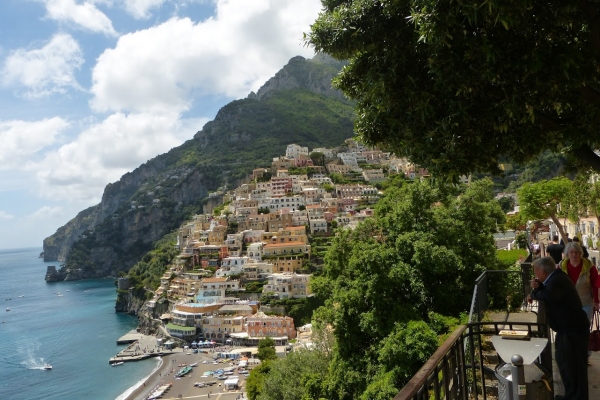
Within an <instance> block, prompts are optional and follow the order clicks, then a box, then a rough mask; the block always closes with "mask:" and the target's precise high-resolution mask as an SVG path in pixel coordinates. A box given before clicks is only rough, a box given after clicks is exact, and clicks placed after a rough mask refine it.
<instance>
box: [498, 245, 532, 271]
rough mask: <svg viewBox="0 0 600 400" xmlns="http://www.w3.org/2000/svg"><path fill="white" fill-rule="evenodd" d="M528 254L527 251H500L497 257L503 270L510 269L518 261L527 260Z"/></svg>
mask: <svg viewBox="0 0 600 400" xmlns="http://www.w3.org/2000/svg"><path fill="white" fill-rule="evenodd" d="M528 254H529V253H528V252H527V250H525V249H514V250H498V252H497V253H496V257H498V262H499V263H500V264H499V266H500V267H501V269H508V268H510V267H513V266H514V265H515V264H516V263H517V262H518V261H523V260H525V259H526V258H527V255H528Z"/></svg>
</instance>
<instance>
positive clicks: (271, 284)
mask: <svg viewBox="0 0 600 400" xmlns="http://www.w3.org/2000/svg"><path fill="white" fill-rule="evenodd" d="M268 292H271V293H274V294H276V295H277V296H279V298H281V299H287V298H303V297H307V296H308V295H309V294H310V293H311V291H310V275H308V274H294V273H292V274H290V273H284V274H272V275H270V276H269V281H268V283H267V284H266V285H265V286H264V288H263V293H268Z"/></svg>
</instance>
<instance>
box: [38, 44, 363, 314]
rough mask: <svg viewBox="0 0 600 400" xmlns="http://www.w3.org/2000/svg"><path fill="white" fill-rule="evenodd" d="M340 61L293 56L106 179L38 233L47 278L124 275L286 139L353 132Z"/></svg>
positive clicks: (339, 137)
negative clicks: (84, 205)
mask: <svg viewBox="0 0 600 400" xmlns="http://www.w3.org/2000/svg"><path fill="white" fill-rule="evenodd" d="M340 68H341V64H340V63H339V62H337V61H335V60H333V59H331V58H329V57H327V56H318V57H315V59H313V60H306V59H304V58H302V57H294V58H293V59H291V60H290V62H289V63H288V64H287V65H286V66H285V67H284V68H283V69H282V70H281V71H280V72H278V73H277V74H276V76H275V77H274V78H272V79H270V80H269V81H268V82H267V83H266V84H265V85H264V86H263V87H262V88H260V89H259V90H258V94H253V93H251V94H250V95H249V96H248V98H246V99H242V100H236V101H233V102H231V103H229V104H227V105H226V106H224V107H223V108H221V110H219V112H218V114H217V116H216V117H215V119H214V121H211V122H208V123H207V124H206V125H205V126H204V127H203V129H202V130H201V131H199V132H197V133H196V134H195V135H194V137H193V139H191V140H188V141H187V142H185V143H184V144H182V145H181V146H179V147H177V148H173V149H171V150H170V151H169V152H168V153H165V154H162V155H160V156H157V157H155V158H154V159H152V160H149V161H148V162H146V163H145V164H143V165H141V166H140V167H138V168H136V169H135V170H134V171H132V172H130V173H127V174H125V175H123V176H122V177H121V179H120V180H119V181H117V182H115V183H111V184H109V185H107V186H106V188H105V190H104V194H103V196H102V201H101V202H100V203H99V204H98V205H96V206H93V207H90V208H88V209H86V210H84V211H81V212H80V213H79V214H78V215H77V216H76V217H75V218H73V219H72V220H71V221H69V222H68V223H67V224H66V225H65V226H63V227H60V228H59V229H58V230H57V231H56V233H55V234H54V235H52V236H50V237H48V238H46V239H45V240H44V260H45V261H59V262H62V263H64V270H63V273H61V274H56V275H54V278H53V279H56V280H60V279H61V277H63V276H64V278H63V279H86V278H98V277H105V276H116V275H118V274H119V273H124V272H127V271H128V270H129V268H131V266H132V265H134V264H135V263H136V262H138V261H139V260H140V259H141V258H142V257H143V256H144V254H145V253H146V252H148V251H149V250H151V249H152V246H153V244H154V243H155V242H156V241H157V240H159V239H161V238H162V237H163V236H164V235H166V234H168V233H169V232H172V231H174V230H176V229H177V228H178V227H179V226H180V225H181V223H182V222H183V221H185V220H187V219H189V218H190V217H191V216H192V215H194V214H197V213H202V212H207V210H209V209H210V208H211V207H208V208H206V209H205V208H204V206H205V205H207V203H209V201H210V199H209V193H211V192H218V191H224V190H227V189H229V188H232V187H235V186H237V184H239V183H240V182H241V181H243V180H244V179H246V178H247V176H248V174H250V173H251V172H252V169H254V168H258V167H268V166H270V165H271V161H272V158H273V157H275V156H279V155H281V154H284V153H285V148H286V146H287V145H288V144H290V143H298V144H301V145H303V146H309V147H312V148H314V147H324V146H325V147H326V146H336V145H337V144H339V143H341V142H343V140H344V139H346V138H348V137H351V136H352V134H353V122H352V121H353V118H354V114H353V105H352V104H351V103H350V102H349V101H347V100H345V99H344V98H343V96H342V95H341V93H340V92H338V91H335V90H333V89H331V79H332V77H333V76H334V75H336V74H337V73H338V71H339V69H340ZM213 206H214V205H213ZM136 307H137V305H132V306H129V305H124V306H123V307H121V308H122V309H123V310H132V309H135V308H136Z"/></svg>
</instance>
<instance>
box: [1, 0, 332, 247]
mask: <svg viewBox="0 0 600 400" xmlns="http://www.w3.org/2000/svg"><path fill="white" fill-rule="evenodd" d="M320 9H321V3H320V1H319V0H302V1H298V0H2V1H1V2H0V249H7V248H19V247H33V246H40V247H41V245H42V241H43V239H44V238H45V237H47V236H49V235H51V234H53V233H54V232H55V231H56V229H57V228H59V227H60V226H62V225H64V224H65V223H66V222H67V221H69V220H70V219H71V218H73V217H74V216H75V215H76V214H77V213H78V212H79V211H81V210H83V209H85V208H87V207H89V206H91V205H95V204H97V203H98V202H99V201H100V199H101V197H102V192H103V190H104V187H105V186H106V184H108V183H110V182H115V181H117V180H119V178H120V177H121V176H122V175H123V174H124V173H126V172H128V171H132V170H134V169H135V168H136V167H138V166H139V165H140V164H142V163H144V162H146V161H147V160H149V159H151V158H152V157H154V156H156V155H158V154H162V153H165V152H167V151H169V149H171V148H173V147H176V146H178V145H180V144H181V143H183V142H184V141H185V140H188V139H190V138H191V137H192V136H193V135H194V133H196V132H197V131H199V130H200V129H201V128H202V126H203V125H204V124H205V123H206V122H207V121H209V120H212V119H213V118H214V116H215V115H216V113H217V111H218V110H219V108H220V107H222V106H224V105H225V104H227V103H228V102H230V101H232V100H234V99H239V98H243V97H246V96H247V94H248V93H250V91H256V90H257V89H258V88H259V87H260V86H261V85H262V84H263V83H264V82H266V80H267V79H269V78H270V77H271V76H273V75H274V74H275V73H276V72H277V71H278V70H279V69H281V67H283V66H284V65H285V64H286V63H287V61H288V60H289V59H290V58H291V57H294V56H296V55H302V56H304V57H307V58H311V57H312V56H313V51H312V49H310V48H307V47H306V46H304V44H303V42H302V34H303V33H304V32H307V31H308V30H309V27H310V24H311V23H312V22H313V21H314V20H315V19H316V17H317V15H318V13H319V11H320Z"/></svg>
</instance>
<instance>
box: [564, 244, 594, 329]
mask: <svg viewBox="0 0 600 400" xmlns="http://www.w3.org/2000/svg"><path fill="white" fill-rule="evenodd" d="M565 256H566V258H565V259H563V260H562V261H561V263H560V268H561V269H562V270H563V271H564V272H566V273H567V274H568V275H569V277H570V278H571V281H573V284H574V285H575V288H576V289H577V293H578V294H579V299H581V304H582V305H583V310H584V311H585V312H586V313H587V316H588V319H589V320H590V321H591V319H592V313H593V312H594V311H598V308H599V304H598V283H600V282H599V280H598V270H597V269H596V267H595V266H594V265H592V262H591V261H590V260H588V259H586V258H583V249H582V248H581V246H580V245H579V244H577V243H576V242H569V243H568V244H567V245H566V246H565Z"/></svg>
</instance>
